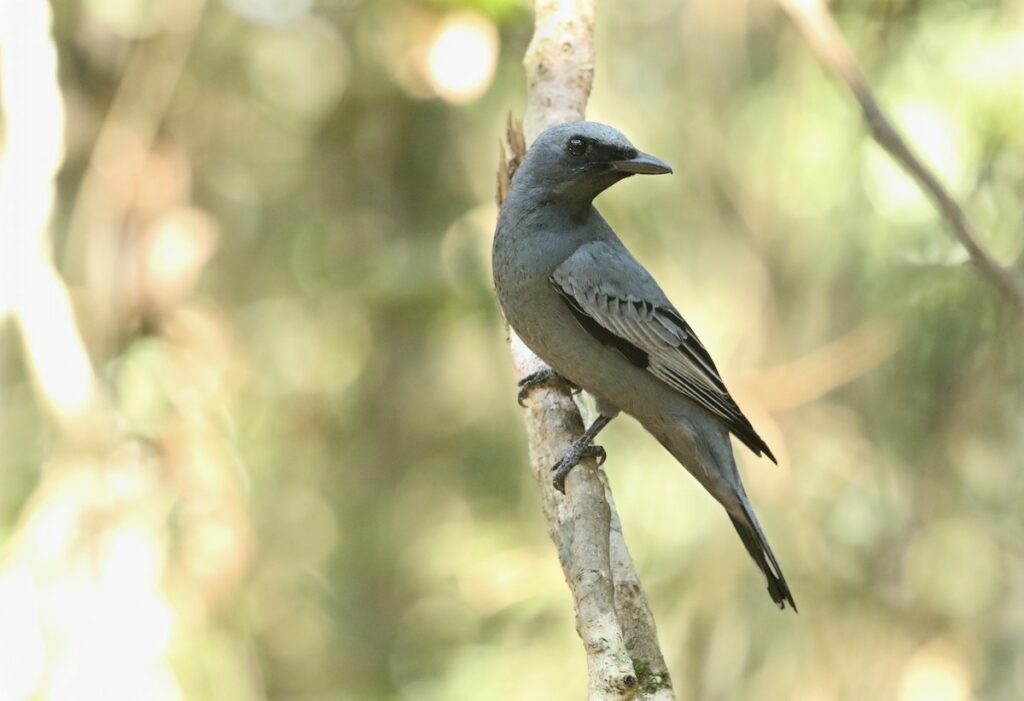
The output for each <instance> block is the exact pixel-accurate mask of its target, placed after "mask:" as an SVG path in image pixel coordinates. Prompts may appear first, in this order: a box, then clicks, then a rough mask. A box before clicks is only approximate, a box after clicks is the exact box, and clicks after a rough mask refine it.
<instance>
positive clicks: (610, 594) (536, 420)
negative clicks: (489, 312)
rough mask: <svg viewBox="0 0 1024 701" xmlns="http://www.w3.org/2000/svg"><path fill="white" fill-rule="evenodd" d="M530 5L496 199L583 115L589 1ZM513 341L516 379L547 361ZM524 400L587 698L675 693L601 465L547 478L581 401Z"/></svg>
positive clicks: (537, 394) (537, 396)
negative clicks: (520, 113)
mask: <svg viewBox="0 0 1024 701" xmlns="http://www.w3.org/2000/svg"><path fill="white" fill-rule="evenodd" d="M535 12H536V28H535V32H534V36H533V40H532V41H531V42H530V46H529V48H528V49H527V52H526V57H525V59H524V61H523V63H524V67H525V69H526V76H527V81H528V86H529V96H528V102H527V110H526V116H525V119H524V126H525V138H524V134H523V131H522V130H520V129H519V127H518V126H517V125H516V124H514V123H513V122H511V121H510V123H509V130H508V132H509V133H508V135H507V140H506V141H507V144H508V150H507V151H506V149H505V146H503V148H502V160H503V163H502V167H501V170H500V171H499V174H498V198H499V203H500V200H501V199H502V198H503V197H504V195H505V193H506V192H507V188H508V183H509V180H510V178H511V176H512V173H514V170H515V167H516V166H517V165H518V164H519V162H520V161H521V159H522V156H523V154H524V153H525V149H526V146H527V144H528V143H530V142H532V141H533V139H534V138H536V136H537V135H538V134H539V133H540V132H542V131H543V130H544V129H546V128H547V127H549V126H552V125H554V124H559V123H562V122H567V121H574V120H578V119H583V118H584V111H585V109H586V104H587V99H588V98H589V96H590V88H591V84H592V81H593V75H594V47H593V30H594V3H593V0H537V2H536V3H535ZM509 342H510V345H511V348H512V360H513V363H514V365H515V368H516V373H517V375H518V377H520V378H523V377H526V376H527V375H530V374H531V373H533V372H535V371H536V370H538V369H541V368H543V367H544V364H543V363H542V362H541V361H540V359H539V358H537V356H535V355H534V354H533V353H532V352H531V351H530V350H529V349H528V348H527V347H526V346H525V345H524V344H523V342H522V341H521V340H520V339H519V337H518V336H516V334H515V332H514V331H512V330H511V329H510V330H509ZM525 404H526V406H525V408H524V412H523V415H524V418H525V421H526V430H527V437H528V442H529V452H530V467H531V470H532V473H533V476H534V479H535V480H536V481H537V484H538V485H539V486H540V489H541V495H542V502H543V509H544V515H545V518H546V519H547V523H548V533H549V534H550V536H551V539H552V541H553V542H554V543H555V545H556V547H557V548H558V556H559V560H560V562H561V564H562V571H563V573H564V574H565V580H566V583H567V584H568V585H569V590H570V591H571V593H572V596H573V603H574V605H575V609H576V630H577V632H578V633H579V635H580V638H581V640H582V641H583V647H584V650H585V651H586V655H587V668H588V674H589V684H588V689H589V692H588V698H589V699H592V700H602V701H604V700H608V701H612V700H615V701H619V700H623V699H634V698H636V699H651V700H655V699H658V700H662V701H665V700H668V699H673V698H675V697H674V694H673V692H672V686H671V682H670V680H669V675H668V670H667V668H666V666H665V660H664V659H663V657H662V654H661V650H660V648H659V646H658V638H657V631H656V630H655V626H654V617H653V616H652V615H651V612H650V609H649V608H648V606H647V599H646V597H645V595H644V591H643V587H642V586H641V584H640V579H639V577H638V576H637V574H636V571H635V569H634V567H633V561H632V558H631V557H630V555H629V550H628V548H627V547H626V542H625V540H624V539H623V535H622V525H621V523H620V521H619V517H618V514H617V513H616V511H615V503H614V501H613V500H612V495H611V491H610V489H609V487H608V481H607V478H606V476H605V474H604V472H603V471H602V470H601V469H600V468H599V467H598V466H597V465H596V464H595V461H594V460H593V459H586V460H584V461H583V462H582V463H581V464H580V465H579V466H578V467H577V468H576V469H575V470H573V471H572V472H571V473H570V474H569V476H568V478H567V479H566V485H565V495H564V496H563V495H562V494H560V493H559V492H558V491H557V490H556V489H555V488H554V486H553V484H552V473H551V467H552V466H553V465H554V464H555V463H557V462H558V460H559V458H561V456H562V454H563V453H564V452H565V450H566V449H567V448H568V446H569V444H570V443H571V442H572V441H573V440H574V439H576V438H578V437H579V436H580V434H582V432H583V428H584V426H583V419H582V417H581V415H580V411H579V409H578V408H577V406H576V404H575V402H574V401H573V399H572V397H571V396H570V395H569V394H567V393H565V392H564V391H560V390H559V389H556V388H548V387H539V388H535V389H533V390H532V391H531V392H530V394H529V397H528V398H527V400H526V402H525Z"/></svg>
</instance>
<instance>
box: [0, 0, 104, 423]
mask: <svg viewBox="0 0 1024 701" xmlns="http://www.w3.org/2000/svg"><path fill="white" fill-rule="evenodd" d="M51 23H52V16H51V13H50V8H49V6H48V5H47V3H46V1H45V0H12V1H11V2H5V3H4V4H3V5H2V6H0V84H2V85H3V93H2V97H3V103H2V109H3V119H4V124H5V127H6V134H5V141H4V149H3V153H2V155H0V237H2V239H3V240H2V241H0V244H2V248H3V255H2V256H0V321H2V320H3V316H4V315H5V314H6V313H10V314H12V315H13V316H14V318H15V320H16V321H17V323H18V326H19V327H20V329H21V333H22V341H23V344H24V348H25V355H26V357H27V359H28V360H29V365H30V366H31V368H32V373H33V377H34V379H35V382H36V385H37V387H38V388H39V390H40V395H41V398H42V399H43V403H44V405H45V406H47V407H48V408H49V409H50V411H51V413H52V414H53V416H54V418H55V419H56V420H57V423H58V424H59V425H60V426H61V427H62V428H63V429H64V430H65V432H67V433H78V434H79V437H81V436H82V435H83V434H84V433H85V431H83V430H81V429H83V426H82V425H81V424H82V422H83V420H84V419H86V418H89V417H92V416H95V412H94V411H93V410H94V409H96V408H98V407H99V406H100V405H102V404H103V403H104V402H103V400H102V399H101V397H100V393H99V387H98V384H97V382H96V381H95V377H94V373H93V369H92V363H91V361H90V360H89V356H88V353H87V352H86V349H85V344H84V343H83V341H82V337H81V335H80V334H79V332H78V328H77V326H76V324H75V316H74V310H73V309H72V306H71V299H70V297H69V295H68V291H67V288H66V287H65V286H64V282H63V280H61V278H60V275H59V274H58V273H57V271H56V270H55V269H54V266H53V262H52V253H51V241H50V237H49V236H48V235H47V233H48V227H49V223H50V219H51V216H52V213H53V205H54V194H55V187H56V178H57V172H58V171H59V170H60V167H61V163H62V161H63V154H64V103H63V101H62V99H61V94H60V85H59V84H58V82H57V48H56V46H55V44H54V41H53V38H52V36H51V35H50V25H51ZM109 428H110V427H109V426H107V429H108V430H109Z"/></svg>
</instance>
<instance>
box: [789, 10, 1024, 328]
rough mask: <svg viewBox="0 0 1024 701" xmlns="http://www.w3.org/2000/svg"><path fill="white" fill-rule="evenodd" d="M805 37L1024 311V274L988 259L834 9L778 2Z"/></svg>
mask: <svg viewBox="0 0 1024 701" xmlns="http://www.w3.org/2000/svg"><path fill="white" fill-rule="evenodd" d="M778 2H779V5H781V6H782V8H783V9H784V10H785V11H786V12H787V13H789V15H790V17H792V19H793V21H794V22H795V23H796V25H797V27H798V28H799V29H800V32H801V33H802V34H803V35H804V38H805V39H806V40H807V43H808V44H809V45H810V47H811V50H812V51H814V54H815V55H816V56H817V57H818V60H819V61H821V62H822V63H823V64H825V66H826V67H828V69H829V70H830V71H832V72H833V73H835V74H836V76H838V77H839V79H840V80H842V81H843V82H844V83H845V84H846V86H847V87H848V88H849V89H850V92H852V93H853V96H854V97H855V98H856V99H857V102H858V103H859V104H860V108H861V111H862V112H863V113H864V121H865V122H866V123H867V125H868V129H869V130H870V131H871V136H872V137H874V139H875V141H876V142H877V143H878V145H879V146H881V147H882V148H883V149H885V150H886V152H888V154H889V155H890V156H892V158H893V159H894V160H895V161H896V162H897V163H899V164H900V165H901V166H902V167H903V169H904V170H906V171H907V173H908V174H909V175H910V177H912V178H913V179H914V180H915V181H916V182H917V184H918V186H919V187H920V188H921V189H922V190H924V191H925V192H926V193H928V196H929V197H931V199H932V201H933V202H934V203H935V206H936V208H938V210H939V213H940V214H941V215H942V217H943V218H944V219H945V220H946V221H947V222H948V223H949V226H950V228H951V229H952V230H953V235H954V236H955V237H956V239H957V241H959V242H960V244H961V245H962V246H963V247H964V248H966V249H967V253H968V254H969V255H970V257H971V263H973V264H974V267H975V268H976V269H977V270H978V272H979V273H981V275H982V276H983V277H984V278H985V279H986V280H988V282H989V283H990V284H991V285H992V286H993V287H995V288H996V289H997V290H998V291H999V292H1000V293H1001V294H1002V295H1003V296H1004V297H1006V299H1007V301H1009V302H1010V303H1011V304H1013V305H1014V306H1015V307H1016V308H1017V311H1018V312H1020V313H1024V276H1022V275H1021V274H1020V273H1018V272H1017V271H1015V270H1014V269H1012V268H1007V267H1006V266H1004V265H1002V264H1000V263H999V261H997V260H996V259H995V258H993V257H992V254H991V253H989V252H988V250H986V249H985V247H984V246H983V245H982V244H981V243H980V242H979V240H978V235H977V233H976V232H975V231H974V227H973V226H972V225H971V223H970V221H969V220H968V219H967V215H966V214H964V211H963V209H961V207H960V205H959V204H957V202H956V200H955V199H953V197H952V196H951V195H950V194H949V193H948V192H947V191H946V188H945V187H943V185H942V183H941V182H940V181H939V179H938V177H936V175H935V174H934V173H932V171H931V170H929V169H928V167H927V166H925V165H924V163H922V162H921V159H920V158H918V156H917V154H915V153H914V151H913V149H911V148H910V145H909V144H907V142H906V141H905V140H904V139H903V137H902V136H901V135H900V133H899V131H898V130H897V129H896V127H895V126H894V125H893V123H892V121H891V120H890V119H889V118H888V117H887V116H886V114H885V112H883V111H882V108H881V106H879V104H878V101H877V100H876V99H875V95H874V92H873V91H872V90H871V86H870V85H869V84H868V82H867V79H866V78H865V77H864V73H863V72H862V71H861V70H860V67H859V66H858V65H857V60H856V59H855V58H854V56H853V52H852V51H851V50H850V47H849V45H847V43H846V41H845V39H843V35H842V33H841V32H840V31H839V27H837V26H836V22H835V19H834V18H833V17H832V13H831V12H829V10H828V6H827V5H826V4H825V1H824V0H778Z"/></svg>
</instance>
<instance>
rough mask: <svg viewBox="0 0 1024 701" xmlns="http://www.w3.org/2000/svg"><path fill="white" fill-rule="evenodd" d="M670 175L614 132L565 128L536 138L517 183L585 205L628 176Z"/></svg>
mask: <svg viewBox="0 0 1024 701" xmlns="http://www.w3.org/2000/svg"><path fill="white" fill-rule="evenodd" d="M671 172H672V168H671V166H669V165H668V164H667V163H665V162H664V161H662V160H661V159H659V158H655V157H654V156H651V155H649V154H646V153H642V152H641V151H638V150H637V149H636V147H635V146H633V144H631V143H630V142H629V139H627V138H626V137H625V136H623V135H622V133H621V132H620V131H618V130H617V129H613V128H612V127H609V126H607V125H605V124H598V123H597V122H568V123H566V124H559V125H557V126H553V127H551V128H549V129H547V130H545V131H544V132H542V133H541V134H540V136H538V137H537V139H536V140H535V141H534V142H533V145H532V146H531V147H530V150H529V152H528V153H527V154H526V159H525V160H524V161H523V164H522V166H520V168H519V170H518V171H517V172H516V178H520V177H522V178H523V180H524V181H528V182H524V185H527V187H530V188H539V189H541V190H542V191H543V192H544V194H545V195H547V196H549V197H554V198H558V199H565V200H569V201H573V200H577V201H580V202H581V203H583V202H585V203H587V204H589V203H590V201H591V200H593V199H594V198H595V197H597V195H599V194H600V193H601V192H603V191H604V190H606V189H607V188H609V187H611V186H612V185H614V184H615V183H617V182H619V181H620V180H623V179H625V178H628V177H629V176H631V175H659V174H662V173H671Z"/></svg>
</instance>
